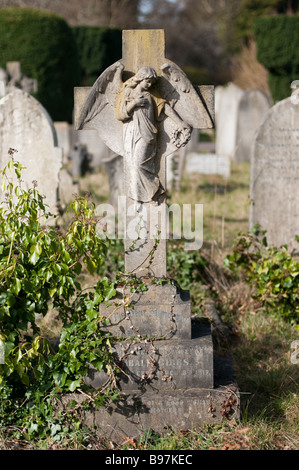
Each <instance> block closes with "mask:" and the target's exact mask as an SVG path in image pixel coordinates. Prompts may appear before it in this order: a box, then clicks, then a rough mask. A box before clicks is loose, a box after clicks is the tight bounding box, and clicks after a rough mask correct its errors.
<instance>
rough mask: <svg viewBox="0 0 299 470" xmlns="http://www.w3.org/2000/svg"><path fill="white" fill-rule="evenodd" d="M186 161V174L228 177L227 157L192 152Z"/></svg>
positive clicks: (228, 162) (228, 163)
mask: <svg viewBox="0 0 299 470" xmlns="http://www.w3.org/2000/svg"><path fill="white" fill-rule="evenodd" d="M186 160H187V161H186V172H187V173H189V174H190V173H199V174H201V175H221V176H223V177H224V178H229V176H230V158H229V157H228V156H225V155H222V156H221V155H216V154H213V153H210V154H204V153H194V152H192V153H189V154H188V155H187V159H186Z"/></svg>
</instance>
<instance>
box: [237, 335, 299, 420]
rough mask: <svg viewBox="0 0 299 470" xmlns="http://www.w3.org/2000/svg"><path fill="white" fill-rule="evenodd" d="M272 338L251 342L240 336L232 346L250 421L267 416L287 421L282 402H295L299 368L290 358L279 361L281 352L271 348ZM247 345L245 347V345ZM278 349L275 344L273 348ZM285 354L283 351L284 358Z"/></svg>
mask: <svg viewBox="0 0 299 470" xmlns="http://www.w3.org/2000/svg"><path fill="white" fill-rule="evenodd" d="M271 341H273V338H272V336H271V335H264V336H263V338H262V339H255V340H252V342H251V344H252V346H251V345H250V342H248V339H245V336H244V337H243V335H241V337H239V338H238V339H236V340H235V341H234V344H233V345H232V355H233V362H234V371H235V376H236V381H237V384H238V386H239V389H240V392H241V411H242V413H243V415H244V416H245V415H246V416H247V417H248V418H250V417H253V416H260V415H262V416H264V417H266V418H268V419H283V418H285V409H284V407H283V403H284V402H285V401H288V400H290V402H292V400H293V401H294V402H295V397H296V394H298V385H299V367H298V364H292V363H291V360H290V357H289V358H288V359H287V360H286V359H285V358H284V359H281V360H279V357H278V356H279V349H278V350H276V351H274V354H273V349H271V347H269V345H270V344H271ZM244 343H245V344H246V343H247V345H245V346H244V347H242V344H244ZM273 346H274V347H275V345H273ZM283 355H284V356H285V351H281V356H283Z"/></svg>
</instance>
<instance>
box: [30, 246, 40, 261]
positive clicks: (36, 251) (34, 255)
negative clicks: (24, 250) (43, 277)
mask: <svg viewBox="0 0 299 470" xmlns="http://www.w3.org/2000/svg"><path fill="white" fill-rule="evenodd" d="M41 252H42V247H41V246H40V245H39V244H38V243H37V244H36V245H32V247H31V248H30V253H31V256H30V258H29V261H30V263H32V264H36V263H37V262H38V260H39V257H40V255H41Z"/></svg>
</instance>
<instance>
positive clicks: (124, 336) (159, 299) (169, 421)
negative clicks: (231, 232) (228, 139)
mask: <svg viewBox="0 0 299 470" xmlns="http://www.w3.org/2000/svg"><path fill="white" fill-rule="evenodd" d="M164 44H165V38H164V31H162V30H146V31H142V30H141V31H123V58H122V59H121V61H120V62H117V63H116V64H113V65H112V66H110V67H109V68H108V69H107V70H106V71H104V72H103V74H102V75H101V76H100V77H99V78H98V80H97V81H96V82H95V85H94V86H93V88H92V89H87V90H84V89H83V90H82V89H79V90H76V91H75V116H76V123H77V126H78V129H96V130H97V132H99V135H100V137H101V138H102V139H103V140H104V141H105V142H106V144H107V145H108V146H109V147H110V148H111V150H112V151H113V152H115V154H117V155H122V156H123V163H124V195H125V199H126V208H125V216H124V218H125V229H126V232H128V233H127V234H126V236H125V249H126V253H125V271H126V273H127V274H128V275H129V274H131V275H132V276H133V278H138V279H140V280H142V282H143V289H141V290H140V291H139V290H138V289H137V290H136V291H135V292H132V291H131V288H130V287H119V288H118V289H117V294H116V296H115V297H114V298H113V299H111V301H110V302H109V305H106V304H102V305H101V306H100V315H103V316H104V317H107V319H109V321H110V323H109V325H107V326H105V327H103V328H106V329H107V331H109V332H110V333H112V335H113V336H115V337H117V338H118V339H119V342H114V344H113V348H114V354H115V357H116V360H117V361H118V362H119V363H120V364H121V368H122V373H121V375H120V377H119V386H120V389H121V401H120V403H119V404H116V405H114V406H111V407H109V408H108V410H107V409H105V408H102V409H101V410H99V411H96V412H94V413H89V414H87V420H91V421H90V422H93V424H96V426H97V428H98V432H99V433H100V435H102V436H103V435H104V436H106V437H107V438H109V439H113V440H119V439H122V438H123V436H137V435H140V433H142V430H143V429H153V430H155V431H157V432H162V433H163V431H164V430H165V428H166V427H167V426H171V427H173V428H174V429H180V430H186V429H190V428H193V427H196V426H199V425H201V424H204V423H219V422H220V421H221V420H222V418H223V407H224V403H225V402H227V400H231V404H232V407H231V408H230V410H231V411H233V412H234V413H235V416H237V415H238V405H239V399H238V393H237V391H236V387H235V386H234V384H233V383H232V382H230V381H227V378H228V377H229V380H231V376H227V377H226V381H225V382H223V380H224V379H223V377H222V378H221V379H220V376H218V375H217V365H216V363H215V364H214V351H213V343H212V337H211V331H210V325H209V324H207V323H205V322H198V323H191V301H190V294H189V292H188V291H184V290H182V289H181V288H180V287H179V286H177V285H176V283H175V280H169V279H167V278H166V274H167V273H166V240H165V239H164V240H162V239H159V240H160V243H159V244H158V245H159V246H158V247H155V248H154V249H153V247H154V246H155V243H154V242H155V241H156V238H155V237H157V233H156V231H155V232H151V227H150V225H151V223H152V220H151V218H150V217H153V218H154V220H155V221H156V226H157V227H156V228H158V229H161V230H162V229H163V226H164V225H165V221H166V209H167V208H166V161H165V159H166V158H167V156H168V155H171V154H172V153H173V152H174V151H175V150H176V149H177V148H180V147H182V146H184V145H185V144H186V143H187V142H188V141H189V138H190V133H191V132H192V129H193V128H195V129H197V128H212V127H213V87H199V90H198V91H196V90H195V89H194V88H193V87H192V85H191V83H190V81H189V79H188V78H187V76H186V75H185V74H184V73H183V72H182V70H181V69H180V68H179V67H178V66H176V65H175V64H173V63H172V62H170V61H169V60H167V59H166V58H165V56H164ZM76 104H77V108H76ZM144 213H145V214H146V216H145V217H143V218H142V223H143V228H144V230H143V234H142V236H141V238H140V240H136V241H135V243H133V244H132V241H134V239H133V238H132V235H131V233H130V230H129V227H130V225H132V224H133V225H134V226H136V224H137V220H140V217H141V216H144ZM148 214H150V217H147V215H148ZM157 214H159V215H160V218H157V217H156V216H157ZM150 261H151V262H150ZM144 288H146V289H144ZM223 367H224V364H223ZM106 381H107V375H106V373H105V372H104V371H103V372H101V373H98V372H97V371H96V370H93V369H90V370H89V373H88V375H87V377H86V382H87V383H88V384H89V385H90V386H92V387H94V388H95V389H98V388H101V387H102V386H103V385H104V384H105V383H106Z"/></svg>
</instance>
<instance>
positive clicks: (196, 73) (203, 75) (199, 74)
mask: <svg viewBox="0 0 299 470" xmlns="http://www.w3.org/2000/svg"><path fill="white" fill-rule="evenodd" d="M183 70H184V72H185V74H186V75H187V76H188V78H189V80H190V81H191V83H193V85H194V86H198V85H208V84H209V83H211V78H210V75H209V73H208V71H207V70H205V69H201V68H199V67H192V66H184V67H183Z"/></svg>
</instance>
